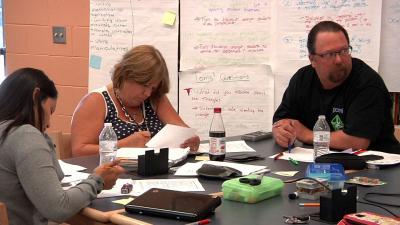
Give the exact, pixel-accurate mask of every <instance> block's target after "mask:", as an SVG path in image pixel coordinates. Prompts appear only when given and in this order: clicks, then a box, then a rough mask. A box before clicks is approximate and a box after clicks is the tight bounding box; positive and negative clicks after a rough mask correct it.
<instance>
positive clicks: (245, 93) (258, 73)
mask: <svg viewBox="0 0 400 225" xmlns="http://www.w3.org/2000/svg"><path fill="white" fill-rule="evenodd" d="M179 77H180V87H179V99H180V101H179V108H180V111H179V114H180V115H181V117H182V118H183V120H184V121H185V122H187V123H188V125H189V126H190V127H193V128H196V130H197V134H198V135H199V136H200V138H201V139H207V137H208V130H209V128H210V123H211V119H212V116H213V108H214V107H222V117H223V120H224V125H225V130H226V135H227V136H233V135H240V134H244V133H248V132H251V131H256V130H271V127H272V115H273V112H274V106H273V104H274V103H273V102H274V100H273V97H274V95H273V93H274V79H273V75H272V72H271V67H270V66H267V65H231V66H215V67H209V68H205V69H198V70H190V71H183V72H181V73H180V76H179Z"/></svg>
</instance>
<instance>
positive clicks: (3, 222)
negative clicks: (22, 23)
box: [0, 202, 8, 225]
mask: <svg viewBox="0 0 400 225" xmlns="http://www.w3.org/2000/svg"><path fill="white" fill-rule="evenodd" d="M0 225H8V215H7V207H6V204H4V203H3V202H0Z"/></svg>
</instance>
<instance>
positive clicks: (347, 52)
mask: <svg viewBox="0 0 400 225" xmlns="http://www.w3.org/2000/svg"><path fill="white" fill-rule="evenodd" d="M352 50H353V47H351V45H349V47H347V48H345V49H342V50H339V51H337V52H328V53H324V54H317V53H315V54H314V55H317V56H319V57H321V58H324V59H334V58H336V56H337V55H339V56H347V55H350V54H351V52H352Z"/></svg>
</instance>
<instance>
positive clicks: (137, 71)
mask: <svg viewBox="0 0 400 225" xmlns="http://www.w3.org/2000/svg"><path fill="white" fill-rule="evenodd" d="M111 80H112V83H113V87H114V89H119V88H121V86H122V85H123V83H124V82H125V81H134V82H136V83H138V84H141V85H146V84H148V83H149V82H150V81H160V84H159V85H158V88H157V89H156V90H155V91H153V92H152V94H151V96H150V99H152V100H157V99H158V98H159V97H161V96H162V95H164V94H166V93H168V91H169V74H168V68H167V65H166V63H165V60H164V58H163V56H162V55H161V53H160V51H158V50H157V49H156V48H154V47H153V46H151V45H139V46H136V47H134V48H132V49H131V50H129V51H128V52H127V53H125V55H124V56H123V57H122V59H121V61H120V62H119V63H118V64H116V65H115V66H114V72H113V74H112V77H111Z"/></svg>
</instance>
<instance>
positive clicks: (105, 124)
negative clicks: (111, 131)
mask: <svg viewBox="0 0 400 225" xmlns="http://www.w3.org/2000/svg"><path fill="white" fill-rule="evenodd" d="M104 126H105V127H112V123H104Z"/></svg>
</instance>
